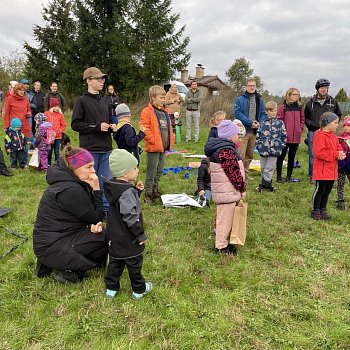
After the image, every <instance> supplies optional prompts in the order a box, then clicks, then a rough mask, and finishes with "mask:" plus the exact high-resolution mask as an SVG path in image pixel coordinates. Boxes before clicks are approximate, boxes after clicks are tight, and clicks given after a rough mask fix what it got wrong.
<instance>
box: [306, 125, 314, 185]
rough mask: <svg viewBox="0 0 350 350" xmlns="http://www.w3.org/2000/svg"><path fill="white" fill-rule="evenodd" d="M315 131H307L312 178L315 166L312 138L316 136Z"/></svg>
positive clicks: (310, 175)
mask: <svg viewBox="0 0 350 350" xmlns="http://www.w3.org/2000/svg"><path fill="white" fill-rule="evenodd" d="M314 133H315V132H314V131H308V132H307V142H308V145H307V148H308V151H309V178H310V179H312V168H313V166H314V152H312V139H313V137H314Z"/></svg>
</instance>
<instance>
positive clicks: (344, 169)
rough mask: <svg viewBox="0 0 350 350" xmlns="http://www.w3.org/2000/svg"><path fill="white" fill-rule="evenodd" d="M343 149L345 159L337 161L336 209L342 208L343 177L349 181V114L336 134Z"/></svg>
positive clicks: (343, 207) (343, 206)
mask: <svg viewBox="0 0 350 350" xmlns="http://www.w3.org/2000/svg"><path fill="white" fill-rule="evenodd" d="M338 139H339V142H340V145H341V147H342V148H343V151H344V152H345V154H346V157H345V159H343V160H339V161H338V181H337V194H338V200H337V209H339V210H344V209H345V205H344V185H345V178H346V177H347V178H348V181H349V182H350V148H349V145H350V116H346V117H345V119H344V124H343V132H342V133H341V134H340V135H339V136H338Z"/></svg>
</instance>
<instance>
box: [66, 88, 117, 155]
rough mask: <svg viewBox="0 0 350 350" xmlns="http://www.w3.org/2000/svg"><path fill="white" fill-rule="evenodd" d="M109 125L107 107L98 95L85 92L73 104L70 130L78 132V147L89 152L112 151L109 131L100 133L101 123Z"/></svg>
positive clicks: (109, 119)
mask: <svg viewBox="0 0 350 350" xmlns="http://www.w3.org/2000/svg"><path fill="white" fill-rule="evenodd" d="M103 122H104V123H107V124H111V122H112V121H111V118H110V116H109V107H108V104H107V102H106V101H105V100H103V99H101V96H100V95H99V94H90V93H89V92H85V93H84V94H83V95H82V96H80V97H79V98H78V99H77V100H76V101H75V104H74V107H73V114H72V123H71V126H72V129H73V130H74V131H77V132H79V145H80V147H82V148H85V149H87V150H89V151H91V152H108V151H111V150H112V138H111V129H109V130H108V131H101V123H103Z"/></svg>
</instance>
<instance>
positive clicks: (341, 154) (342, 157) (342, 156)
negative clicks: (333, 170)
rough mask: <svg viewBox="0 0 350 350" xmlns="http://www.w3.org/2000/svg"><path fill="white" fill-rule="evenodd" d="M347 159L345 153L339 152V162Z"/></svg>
mask: <svg viewBox="0 0 350 350" xmlns="http://www.w3.org/2000/svg"><path fill="white" fill-rule="evenodd" d="M345 158H346V154H345V152H344V151H339V154H338V159H339V160H343V159H345Z"/></svg>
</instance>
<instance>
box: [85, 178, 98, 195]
mask: <svg viewBox="0 0 350 350" xmlns="http://www.w3.org/2000/svg"><path fill="white" fill-rule="evenodd" d="M84 182H86V183H87V184H89V185H90V186H91V188H92V189H93V190H94V191H98V190H99V189H100V184H99V182H98V176H97V175H96V174H91V175H89V177H88V178H87V179H86V180H84Z"/></svg>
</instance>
